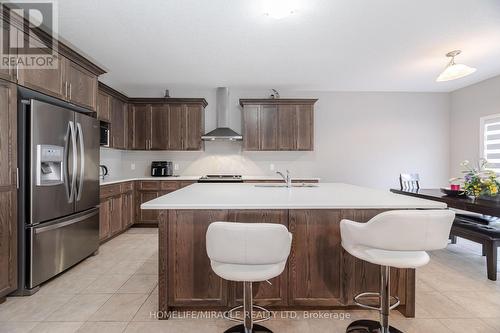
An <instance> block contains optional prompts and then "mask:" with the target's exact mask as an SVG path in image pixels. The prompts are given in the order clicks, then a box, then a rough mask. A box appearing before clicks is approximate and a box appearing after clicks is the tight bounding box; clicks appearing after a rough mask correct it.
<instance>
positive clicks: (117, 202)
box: [109, 194, 125, 236]
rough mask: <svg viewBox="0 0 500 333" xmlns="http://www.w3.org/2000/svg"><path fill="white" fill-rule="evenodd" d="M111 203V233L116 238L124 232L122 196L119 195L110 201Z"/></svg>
mask: <svg viewBox="0 0 500 333" xmlns="http://www.w3.org/2000/svg"><path fill="white" fill-rule="evenodd" d="M110 201H111V212H110V213H111V218H110V223H109V226H110V233H111V236H114V235H116V234H118V233H120V232H121V231H122V230H124V224H125V223H124V221H123V214H122V206H123V205H122V203H123V200H122V194H119V195H117V196H115V197H112V198H111V199H110Z"/></svg>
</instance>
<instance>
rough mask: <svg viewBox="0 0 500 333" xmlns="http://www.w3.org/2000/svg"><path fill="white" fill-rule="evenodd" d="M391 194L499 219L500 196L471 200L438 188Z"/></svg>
mask: <svg viewBox="0 0 500 333" xmlns="http://www.w3.org/2000/svg"><path fill="white" fill-rule="evenodd" d="M391 192H392V193H396V194H402V195H408V196H412V197H417V198H421V199H427V200H434V201H440V202H444V203H446V204H447V205H448V207H449V208H455V209H460V210H465V211H469V212H474V213H479V214H483V215H489V216H498V217H500V195H499V196H498V199H497V198H495V197H491V198H483V197H477V198H471V197H469V196H466V195H447V194H445V193H443V192H442V191H441V189H438V188H431V189H395V188H393V189H391Z"/></svg>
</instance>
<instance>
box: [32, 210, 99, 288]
mask: <svg viewBox="0 0 500 333" xmlns="http://www.w3.org/2000/svg"><path fill="white" fill-rule="evenodd" d="M28 234H29V237H30V249H29V257H30V259H29V265H30V267H29V274H28V276H29V278H28V281H27V284H28V288H30V289H31V288H34V287H36V286H38V285H39V284H41V283H42V282H44V281H47V280H48V279H50V278H52V277H53V276H55V275H57V274H59V273H61V272H62V271H64V270H66V269H67V268H69V267H71V266H73V265H74V264H76V263H78V262H79V261H81V260H83V259H85V258H86V257H88V256H89V255H91V254H92V253H94V252H95V251H97V249H98V248H99V208H93V209H90V210H87V211H84V212H81V213H78V214H74V215H71V216H68V217H65V218H61V219H57V220H55V221H53V222H49V223H41V224H39V225H37V226H35V227H33V228H29V229H28Z"/></svg>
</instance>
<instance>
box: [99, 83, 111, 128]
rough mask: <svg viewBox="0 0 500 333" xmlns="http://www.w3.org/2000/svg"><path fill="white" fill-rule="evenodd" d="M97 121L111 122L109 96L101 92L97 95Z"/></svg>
mask: <svg viewBox="0 0 500 333" xmlns="http://www.w3.org/2000/svg"><path fill="white" fill-rule="evenodd" d="M97 119H99V120H102V121H105V122H108V123H109V122H111V96H109V95H108V94H107V93H105V92H103V91H99V92H98V94H97Z"/></svg>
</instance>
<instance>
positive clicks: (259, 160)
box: [101, 88, 450, 188]
mask: <svg viewBox="0 0 500 333" xmlns="http://www.w3.org/2000/svg"><path fill="white" fill-rule="evenodd" d="M173 93H174V95H173V96H175V97H205V98H206V99H207V101H208V104H209V106H208V107H207V110H206V130H207V131H209V130H212V129H213V128H214V127H215V109H214V107H215V89H213V90H205V91H200V90H197V91H195V92H193V91H175V92H173ZM267 94H268V92H267V91H265V90H241V89H236V88H234V89H230V100H231V106H232V107H231V124H232V127H233V129H235V130H236V131H240V130H241V109H240V108H239V105H238V99H239V98H252V97H266V96H267ZM281 96H282V97H283V98H286V97H304V98H318V99H319V100H318V102H317V103H316V107H315V150H314V151H313V152H242V151H241V144H240V143H227V142H224V143H222V142H208V143H206V149H205V151H204V152H134V151H128V152H121V153H119V154H114V155H113V156H110V155H111V154H110V150H108V149H106V150H104V149H103V150H101V156H102V161H107V162H108V163H111V164H112V165H113V167H111V168H110V169H111V173H112V174H114V175H117V174H119V173H121V174H122V175H130V176H132V175H147V174H148V173H149V165H150V163H151V161H152V160H172V161H174V162H175V163H178V164H179V166H180V170H179V173H180V174H185V175H202V174H206V173H231V172H235V173H240V174H245V175H270V174H272V173H273V172H272V171H270V164H271V163H272V164H274V165H275V168H276V169H277V170H280V169H285V168H288V169H290V171H291V172H292V175H294V176H311V177H321V178H322V181H340V182H348V183H353V184H360V185H365V186H371V187H378V188H389V187H393V186H396V185H397V176H398V174H399V173H400V172H404V171H415V172H419V173H420V174H421V178H422V184H423V185H424V186H426V187H439V186H442V185H444V184H446V182H447V179H448V177H449V174H448V172H449V168H450V166H449V156H450V153H449V123H450V98H449V94H445V93H383V92H380V93H378V92H373V93H369V92H292V91H289V92H286V91H282V92H281ZM120 155H121V156H120ZM131 163H135V165H136V169H135V170H131V169H130V164H131ZM120 165H121V169H119V170H117V166H120Z"/></svg>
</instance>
